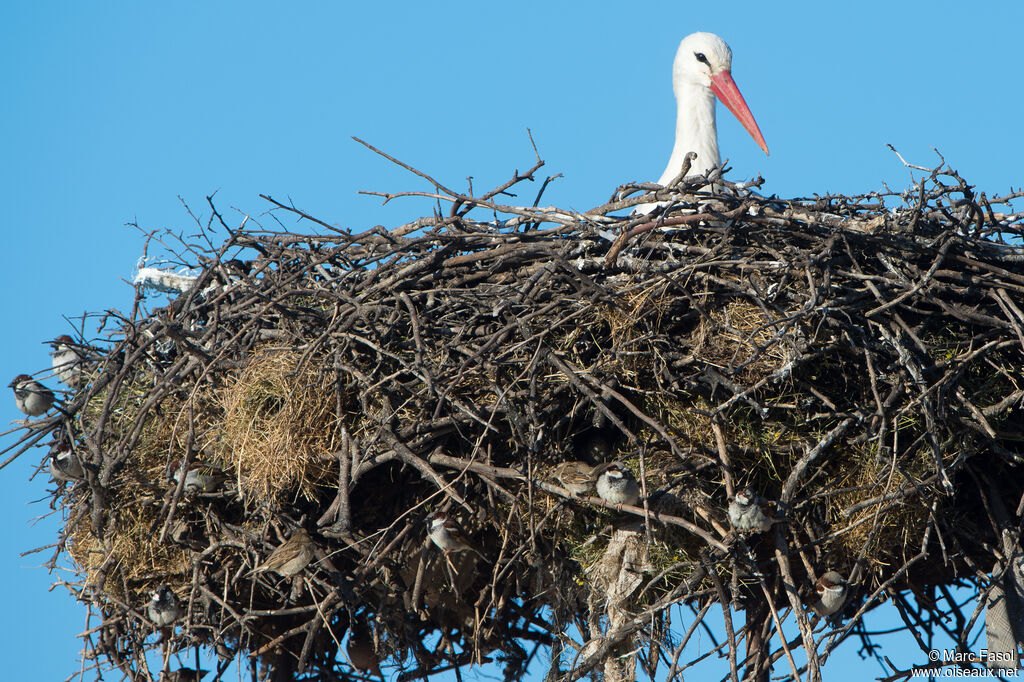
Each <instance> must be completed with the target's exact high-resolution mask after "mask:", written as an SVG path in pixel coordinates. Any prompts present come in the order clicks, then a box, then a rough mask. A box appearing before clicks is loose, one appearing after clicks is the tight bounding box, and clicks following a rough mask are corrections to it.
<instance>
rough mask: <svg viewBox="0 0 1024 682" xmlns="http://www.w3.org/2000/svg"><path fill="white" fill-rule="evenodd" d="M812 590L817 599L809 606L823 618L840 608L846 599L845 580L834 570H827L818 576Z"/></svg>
mask: <svg viewBox="0 0 1024 682" xmlns="http://www.w3.org/2000/svg"><path fill="white" fill-rule="evenodd" d="M814 590H815V592H817V593H818V601H816V602H815V603H813V604H811V608H812V609H814V612H815V613H816V614H818V615H819V616H821V617H823V618H824V617H825V616H831V615H832V614H833V613H835V612H836V611H838V610H839V609H841V608H842V607H843V603H844V602H845V601H846V590H847V583H846V580H844V579H843V576H841V575H839V574H838V573H837V572H835V571H829V572H828V573H825V574H824V575H823V576H821V577H820V578H818V580H817V582H815V583H814Z"/></svg>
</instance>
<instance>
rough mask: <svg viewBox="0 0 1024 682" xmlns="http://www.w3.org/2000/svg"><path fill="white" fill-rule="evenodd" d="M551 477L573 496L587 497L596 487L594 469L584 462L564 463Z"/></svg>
mask: <svg viewBox="0 0 1024 682" xmlns="http://www.w3.org/2000/svg"><path fill="white" fill-rule="evenodd" d="M549 475H550V477H551V478H553V479H554V480H555V481H557V482H558V483H560V484H561V485H562V487H563V488H565V489H566V490H568V491H569V492H571V493H572V494H573V495H586V494H587V493H589V492H590V489H591V488H593V487H594V467H592V466H590V465H589V464H586V463H584V462H562V463H561V464H559V465H557V466H555V467H554V468H553V469H552V470H551V472H550V474H549Z"/></svg>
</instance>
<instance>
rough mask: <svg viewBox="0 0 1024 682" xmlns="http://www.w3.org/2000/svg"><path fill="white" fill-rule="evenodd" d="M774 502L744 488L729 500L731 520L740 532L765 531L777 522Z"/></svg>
mask: <svg viewBox="0 0 1024 682" xmlns="http://www.w3.org/2000/svg"><path fill="white" fill-rule="evenodd" d="M773 506H774V505H773V503H771V502H769V501H768V500H765V499H764V498H762V497H758V496H757V495H755V494H754V492H753V491H752V490H750V488H742V489H741V490H739V491H738V492H737V493H736V496H735V497H733V498H732V500H730V501H729V522H730V523H732V527H733V528H735V529H736V530H738V531H740V532H750V533H763V532H765V531H766V530H768V529H770V528H771V527H772V524H773V523H775V521H776V519H775V512H774V508H773Z"/></svg>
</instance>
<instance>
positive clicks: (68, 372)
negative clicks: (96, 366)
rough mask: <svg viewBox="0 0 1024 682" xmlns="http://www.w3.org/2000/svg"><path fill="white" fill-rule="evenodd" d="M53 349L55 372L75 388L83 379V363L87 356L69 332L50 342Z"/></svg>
mask: <svg viewBox="0 0 1024 682" xmlns="http://www.w3.org/2000/svg"><path fill="white" fill-rule="evenodd" d="M50 346H51V347H52V348H53V350H52V351H51V352H50V355H52V356H53V372H54V374H56V375H57V378H58V379H60V380H61V381H62V382H63V383H64V384H65V385H67V386H70V387H71V388H75V387H76V386H78V384H79V383H81V380H82V364H83V362H84V361H85V358H84V357H83V356H82V354H81V353H79V352H78V349H77V348H76V347H75V341H74V339H72V338H71V337H70V336H68V335H67V334H61V335H60V336H58V337H57V338H55V339H54V340H53V341H51V342H50Z"/></svg>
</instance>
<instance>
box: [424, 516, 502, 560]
mask: <svg viewBox="0 0 1024 682" xmlns="http://www.w3.org/2000/svg"><path fill="white" fill-rule="evenodd" d="M427 522H428V531H427V534H428V535H429V536H430V539H431V541H432V542H433V543H434V544H435V545H437V546H438V547H439V548H441V551H443V552H444V554H445V556H448V555H449V554H451V553H452V552H464V551H467V550H468V551H470V552H473V553H474V554H476V555H477V556H479V557H480V558H481V559H483V560H484V561H486V560H487V557H485V556H484V555H483V554H481V553H480V552H479V551H477V549H476V548H475V547H473V545H471V544H470V543H469V540H467V539H466V531H464V530H462V526H460V525H459V524H458V523H457V522H456V521H455V519H452V518H449V517H448V515H447V514H445V513H444V512H441V511H439V512H434V513H433V514H431V515H430V516H429V517H428V519H427Z"/></svg>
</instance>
